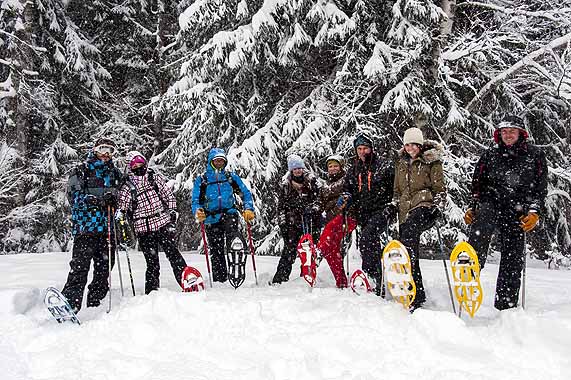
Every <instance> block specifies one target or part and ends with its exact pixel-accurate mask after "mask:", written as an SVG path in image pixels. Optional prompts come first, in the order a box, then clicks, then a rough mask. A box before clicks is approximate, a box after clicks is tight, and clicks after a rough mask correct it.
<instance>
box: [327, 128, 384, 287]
mask: <svg viewBox="0 0 571 380" xmlns="http://www.w3.org/2000/svg"><path fill="white" fill-rule="evenodd" d="M353 147H354V148H355V153H356V157H354V159H353V160H352V164H351V166H350V167H349V168H348V169H347V173H346V175H345V180H344V184H343V194H342V195H341V197H340V198H339V201H338V203H339V204H340V208H342V209H343V208H345V207H347V206H349V209H348V211H347V212H348V215H349V219H350V220H349V221H348V223H349V225H351V224H352V221H356V222H357V225H359V226H361V239H360V241H359V250H360V251H361V257H362V260H363V262H362V269H363V271H364V272H365V273H366V274H367V275H368V276H369V277H370V278H372V279H374V280H375V281H377V280H378V279H380V276H381V264H380V257H381V252H382V247H381V240H380V239H381V234H382V233H383V232H384V231H385V228H386V227H387V224H388V223H390V221H391V219H392V218H393V217H394V215H395V208H394V206H393V205H392V204H391V201H392V198H393V182H394V176H395V173H394V164H393V163H392V162H391V161H390V160H386V159H383V158H381V157H380V156H379V155H377V154H376V153H375V152H374V151H373V141H372V139H371V138H370V137H369V136H367V135H366V134H363V133H362V134H359V135H357V137H356V138H355V140H354V141H353ZM377 286H380V283H378V281H377Z"/></svg>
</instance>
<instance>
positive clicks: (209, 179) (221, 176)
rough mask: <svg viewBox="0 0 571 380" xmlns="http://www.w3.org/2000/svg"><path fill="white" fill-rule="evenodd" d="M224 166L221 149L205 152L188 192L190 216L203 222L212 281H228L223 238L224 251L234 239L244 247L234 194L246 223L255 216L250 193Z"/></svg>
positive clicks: (226, 162) (225, 162) (224, 156)
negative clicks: (204, 162) (200, 169)
mask: <svg viewBox="0 0 571 380" xmlns="http://www.w3.org/2000/svg"><path fill="white" fill-rule="evenodd" d="M227 164H228V159H227V157H226V153H225V152H224V150H223V149H221V148H212V149H211V150H210V152H209V153H208V162H207V165H206V171H205V172H204V173H203V174H201V175H199V176H198V177H197V178H196V180H195V181H194V188H193V191H192V213H193V214H194V216H195V217H196V219H197V220H198V221H199V222H200V223H204V227H205V230H206V236H207V238H208V244H209V246H208V248H209V251H210V253H211V255H212V256H211V258H210V259H211V262H212V278H213V280H214V281H216V282H225V281H226V280H227V279H228V267H227V264H226V258H225V256H224V239H226V249H227V250H230V249H231V244H232V242H233V241H234V239H235V238H238V239H239V240H240V241H241V242H242V246H243V247H246V243H245V241H244V238H243V236H242V234H241V232H240V230H239V219H238V218H239V211H238V205H237V195H238V194H241V198H242V203H243V205H242V206H243V209H244V212H243V213H242V216H243V217H244V220H245V221H246V222H247V223H250V222H252V221H253V220H254V217H255V214H254V202H253V199H252V193H251V192H250V190H249V189H248V187H247V186H246V185H245V184H244V182H243V181H242V179H241V178H240V177H239V176H238V175H237V174H236V173H235V172H233V171H229V170H226V166H227Z"/></svg>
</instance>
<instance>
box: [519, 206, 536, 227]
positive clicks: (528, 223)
mask: <svg viewBox="0 0 571 380" xmlns="http://www.w3.org/2000/svg"><path fill="white" fill-rule="evenodd" d="M519 220H521V228H522V229H523V230H524V231H525V232H529V231H531V230H533V229H534V228H535V226H537V222H539V215H538V214H537V213H536V212H534V211H530V212H528V213H527V215H524V216H522V217H521V218H519Z"/></svg>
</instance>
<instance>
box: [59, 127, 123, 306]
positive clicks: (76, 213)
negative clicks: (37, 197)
mask: <svg viewBox="0 0 571 380" xmlns="http://www.w3.org/2000/svg"><path fill="white" fill-rule="evenodd" d="M116 151H117V149H116V147H115V143H114V142H113V141H111V140H109V139H105V138H101V139H99V140H97V142H96V143H95V144H94V146H93V148H92V149H91V151H90V152H89V154H88V156H87V160H86V161H85V162H84V163H82V164H81V165H79V166H77V167H76V168H75V169H74V170H73V172H72V173H71V175H70V177H69V181H68V189H67V195H68V199H69V202H70V205H71V217H72V218H71V219H72V225H73V229H72V234H73V237H74V240H73V251H72V257H71V261H70V263H69V267H70V271H69V275H68V277H67V281H66V283H65V286H64V288H63V290H62V294H63V295H64V297H65V298H66V299H67V301H68V302H69V305H70V306H71V308H72V309H73V311H74V312H76V313H77V312H79V310H80V309H81V305H82V301H83V293H84V290H85V286H86V284H87V280H88V275H89V267H90V266H91V261H93V279H92V280H91V283H90V284H89V286H88V291H87V307H97V306H99V305H100V303H101V301H102V300H103V299H104V298H105V296H106V294H107V292H108V291H109V283H108V278H109V262H111V267H113V264H114V261H115V260H114V255H113V253H114V252H115V240H114V233H115V231H114V228H113V223H110V222H111V220H112V217H113V215H112V212H113V210H114V209H115V207H116V205H117V189H118V187H119V185H120V183H121V181H122V176H121V172H120V171H119V169H117V168H116V167H115V164H114V163H113V155H114V154H115V152H116ZM109 253H111V255H109Z"/></svg>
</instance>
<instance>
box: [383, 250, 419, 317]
mask: <svg viewBox="0 0 571 380" xmlns="http://www.w3.org/2000/svg"><path fill="white" fill-rule="evenodd" d="M383 268H384V276H385V277H386V279H387V288H388V289H389V292H390V293H391V295H392V296H393V298H394V299H395V300H396V301H397V302H398V303H400V304H401V305H403V306H404V308H405V309H407V310H408V309H409V308H410V305H411V304H412V301H414V298H415V297H416V285H415V283H414V280H413V278H412V267H411V264H410V256H409V255H408V251H407V250H406V247H405V246H404V245H402V243H401V242H399V241H397V240H391V241H390V242H389V244H387V246H386V247H385V249H384V251H383Z"/></svg>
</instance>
